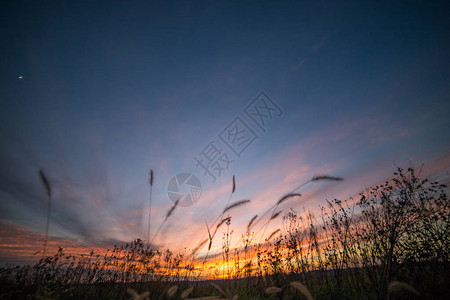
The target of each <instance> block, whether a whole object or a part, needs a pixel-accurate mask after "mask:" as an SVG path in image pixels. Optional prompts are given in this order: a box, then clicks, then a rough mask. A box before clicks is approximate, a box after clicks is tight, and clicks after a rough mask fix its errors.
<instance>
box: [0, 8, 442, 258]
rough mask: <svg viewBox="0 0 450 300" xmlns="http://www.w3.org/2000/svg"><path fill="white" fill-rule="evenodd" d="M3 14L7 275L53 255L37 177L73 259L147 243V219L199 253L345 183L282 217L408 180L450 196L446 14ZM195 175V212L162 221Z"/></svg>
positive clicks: (156, 239) (2, 206)
mask: <svg viewBox="0 0 450 300" xmlns="http://www.w3.org/2000/svg"><path fill="white" fill-rule="evenodd" d="M1 6H2V7H1V9H0V11H1V12H0V14H1V17H0V26H1V27H0V36H1V40H2V42H1V43H0V53H2V59H1V60H0V70H1V71H0V104H1V109H0V124H1V125H0V143H1V144H0V145H1V147H0V233H1V235H0V263H5V262H7V263H11V262H12V263H15V262H17V261H27V260H32V259H34V258H35V256H33V255H31V254H30V253H33V252H35V251H38V250H40V249H41V248H42V243H43V240H44V234H45V224H46V216H47V204H48V199H47V197H46V192H45V189H44V187H43V185H42V183H41V181H40V178H39V176H38V171H39V170H40V169H42V170H43V171H44V173H45V175H46V176H47V178H48V180H49V182H50V185H51V189H52V198H51V204H52V206H51V217H50V229H49V245H50V246H53V247H57V246H58V245H62V246H64V247H66V248H67V249H71V250H70V251H88V249H105V248H108V247H112V246H113V245H114V244H120V243H124V242H129V241H131V240H132V239H135V238H141V239H144V240H147V229H148V223H147V222H148V214H149V212H150V213H151V226H150V233H151V243H152V245H153V246H154V247H158V248H170V249H175V250H180V251H181V250H183V249H192V248H193V247H194V246H195V244H196V243H198V242H199V241H200V240H201V239H202V238H204V237H205V235H206V226H205V222H206V223H207V224H210V225H211V224H214V221H215V220H216V218H217V217H218V216H219V215H220V213H221V212H222V210H223V209H224V207H226V205H227V203H228V201H230V202H229V203H234V202H235V201H239V200H242V199H249V200H250V202H249V203H247V204H245V205H243V206H241V207H239V208H236V209H234V210H232V211H230V216H231V217H232V227H233V228H234V230H235V233H234V235H235V237H234V238H235V241H237V240H238V239H239V236H240V232H242V230H243V228H245V227H246V225H247V223H248V222H249V220H250V219H251V218H252V217H253V216H254V215H256V214H259V215H261V214H262V213H263V212H264V211H265V210H266V209H267V208H269V207H270V206H272V204H274V203H276V202H277V201H278V200H279V199H280V198H281V197H282V196H283V195H285V194H287V193H290V192H292V191H294V190H295V188H296V187H297V186H299V185H301V184H302V183H305V182H307V181H308V180H309V179H311V178H312V177H314V176H319V175H330V176H338V177H342V178H344V180H343V181H339V182H329V181H323V182H311V183H308V184H306V185H304V186H303V187H302V188H300V189H298V190H295V191H296V192H299V193H302V196H301V197H297V198H295V199H291V201H289V202H287V203H286V204H285V205H284V206H283V207H282V209H283V210H288V209H290V208H292V209H294V210H311V211H315V210H318V208H319V207H320V206H321V205H326V200H327V199H333V198H338V199H346V198H349V197H351V196H355V195H357V194H358V193H359V192H361V191H363V190H364V189H365V188H368V187H369V186H371V185H374V184H377V183H378V182H380V181H383V180H384V179H385V178H386V177H388V176H390V175H391V174H392V172H394V171H395V169H396V167H397V166H401V167H409V166H415V167H418V168H420V169H421V170H422V175H423V176H434V178H438V179H439V180H441V181H443V182H444V183H445V182H449V171H450V136H449V128H450V121H449V118H448V115H449V113H450V97H449V95H450V55H449V53H450V19H449V18H448V15H449V13H450V6H449V5H448V3H445V1H442V2H436V1H396V2H393V3H390V2H389V3H380V2H378V1H377V2H371V1H363V3H362V2H361V1H354V2H349V1H273V2H270V1H246V2H245V3H244V2H242V1H205V2H203V1H189V2H187V1H179V2H172V1H102V2H95V1H6V2H2V4H1ZM208 163H209V165H208ZM202 165H203V166H205V168H206V170H208V172H206V171H205V169H204V168H203V167H202ZM150 170H153V172H154V181H153V186H152V206H151V210H150V209H149V195H150V185H149V171H150ZM183 173H184V174H186V173H187V174H188V176H187V177H186V176H184V175H180V176H179V177H177V175H178V174H183ZM191 175H192V177H189V176H191ZM233 175H234V176H235V182H236V191H235V192H234V193H233V194H231V191H232V178H233ZM188 177H189V178H192V180H193V181H189V182H190V183H191V184H190V185H189V186H186V185H182V182H178V184H180V185H181V188H180V193H181V195H188V194H189V195H195V196H193V197H194V200H195V201H192V202H193V203H192V202H191V203H189V201H187V200H186V201H184V202H180V203H182V204H183V205H181V204H180V205H179V206H178V207H176V209H175V211H174V212H173V214H172V215H171V217H170V218H169V219H168V220H167V221H166V222H164V218H165V216H166V213H167V212H168V210H169V209H170V208H171V207H172V206H173V201H174V198H172V199H170V195H172V197H175V198H176V195H178V194H173V193H171V194H169V193H168V192H169V190H170V191H171V192H173V188H174V186H175V187H176V186H177V185H176V184H177V181H172V184H170V182H171V180H172V179H173V178H176V179H173V180H178V179H180V178H181V179H183V178H185V179H186V178H188ZM194 179H196V180H194ZM174 184H175V185H174ZM199 185H200V186H199ZM191 193H192V194H191ZM174 195H175V196H174ZM230 195H231V200H229V199H230ZM163 222H164V224H163ZM161 224H163V226H161V230H160V231H159V232H158V234H156V232H157V229H158V228H159V227H160V225H161ZM272 225H273V228H277V226H280V224H279V223H278V224H277V222H274V224H272ZM272 225H271V226H272ZM219 240H220V239H219ZM220 247H221V245H220V242H217V243H216V244H215V245H213V249H220Z"/></svg>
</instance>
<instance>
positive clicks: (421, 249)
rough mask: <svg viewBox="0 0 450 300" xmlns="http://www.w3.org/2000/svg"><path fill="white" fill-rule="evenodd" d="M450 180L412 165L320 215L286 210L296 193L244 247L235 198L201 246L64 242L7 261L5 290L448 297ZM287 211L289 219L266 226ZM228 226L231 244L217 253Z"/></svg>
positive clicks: (1, 273)
mask: <svg viewBox="0 0 450 300" xmlns="http://www.w3.org/2000/svg"><path fill="white" fill-rule="evenodd" d="M320 179H321V178H316V180H320ZM323 179H333V178H323ZM234 189H235V182H234V178H233V188H232V190H233V192H234ZM446 189H447V187H446V186H445V185H441V184H439V183H438V182H435V181H432V180H428V179H421V178H419V176H418V175H417V174H416V172H415V170H414V169H413V168H409V169H407V170H402V169H398V171H397V172H396V173H394V176H392V177H390V178H388V179H387V180H386V181H385V182H384V183H383V184H381V185H378V186H374V187H371V188H369V189H367V190H366V191H364V192H363V193H361V194H360V195H359V197H357V199H347V200H345V201H341V200H338V199H334V200H332V201H328V202H327V203H328V205H327V206H326V207H323V208H322V209H321V213H320V215H314V214H312V213H310V212H307V211H303V212H300V211H295V210H292V209H290V210H289V211H278V210H277V209H278V207H279V205H280V204H281V203H283V202H285V201H289V200H290V198H293V197H297V196H299V195H298V194H290V195H286V196H283V197H281V198H280V199H279V200H278V201H276V202H275V203H274V205H273V206H272V207H271V208H269V210H268V211H267V213H268V214H269V216H270V217H269V218H268V219H267V221H265V222H263V223H261V222H259V221H260V220H261V217H258V216H255V217H253V218H252V219H250V220H249V223H248V226H247V232H246V233H245V234H243V235H242V236H241V237H238V238H237V239H239V240H240V243H239V245H238V246H237V247H234V246H233V245H234V244H232V243H231V240H232V235H233V230H232V214H231V213H232V211H233V210H235V209H239V208H240V207H241V206H243V205H245V202H243V201H241V202H235V203H231V204H229V205H227V207H226V208H225V209H224V210H223V212H222V213H221V214H220V216H219V217H218V218H217V224H213V225H211V227H209V226H208V225H207V226H206V228H205V231H206V232H207V238H206V239H205V240H203V241H200V242H199V244H198V246H197V247H195V249H193V250H189V251H188V252H185V253H173V252H172V251H170V250H161V249H152V248H151V247H150V246H148V244H147V243H146V242H144V241H142V240H139V239H138V240H134V241H132V242H130V243H128V244H126V245H117V246H115V247H114V248H113V249H111V250H108V251H107V252H106V253H101V254H100V253H94V252H92V253H90V254H82V255H79V256H74V255H67V254H65V253H64V249H62V248H60V249H59V251H58V252H57V253H56V254H54V255H52V256H47V257H44V258H42V259H41V260H40V261H39V262H38V263H37V264H35V265H33V266H20V267H19V266H17V267H7V268H6V267H5V268H2V269H0V298H1V299H37V298H40V299H79V298H82V299H132V298H134V299H169V298H171V299H185V298H202V299H219V298H224V299H447V295H449V294H450V288H449V287H450V271H449V270H450V259H449V254H450V235H449V233H450V227H449V225H450V205H449V201H448V196H447V190H446ZM48 191H49V192H48V193H49V195H50V188H48ZM176 207H177V204H175V205H174V206H173V207H172V208H171V210H169V212H168V213H167V215H166V220H167V219H168V218H170V216H171V213H172V212H173V210H174V209H176ZM277 218H282V227H281V228H279V229H277V230H275V231H273V232H267V233H266V232H265V231H266V229H267V228H268V225H269V223H270V222H273V220H275V219H277ZM258 222H259V225H260V226H259V228H261V229H258V230H255V229H254V228H257V226H256V224H258ZM219 235H222V236H221V239H222V250H221V252H220V253H214V254H212V253H210V249H211V244H212V241H213V240H214V239H218V236H219ZM258 236H261V237H264V239H263V238H257V237H258ZM218 261H219V263H217V262H218Z"/></svg>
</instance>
